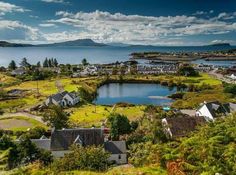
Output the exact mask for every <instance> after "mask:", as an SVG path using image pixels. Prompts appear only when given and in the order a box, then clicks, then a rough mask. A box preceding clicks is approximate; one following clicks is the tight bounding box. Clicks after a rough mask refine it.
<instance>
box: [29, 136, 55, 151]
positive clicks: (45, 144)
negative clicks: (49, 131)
mask: <svg viewBox="0 0 236 175" xmlns="http://www.w3.org/2000/svg"><path fill="white" fill-rule="evenodd" d="M30 140H31V142H32V143H34V144H35V145H36V146H37V147H38V148H41V149H45V150H48V151H50V146H51V139H41V138H40V139H30Z"/></svg>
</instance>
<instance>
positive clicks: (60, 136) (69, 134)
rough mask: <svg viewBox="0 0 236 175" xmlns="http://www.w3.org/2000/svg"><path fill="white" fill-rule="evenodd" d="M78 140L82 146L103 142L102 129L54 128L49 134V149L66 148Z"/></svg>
mask: <svg viewBox="0 0 236 175" xmlns="http://www.w3.org/2000/svg"><path fill="white" fill-rule="evenodd" d="M78 138H79V139H78ZM78 141H79V143H81V142H82V145H83V146H89V145H95V146H98V145H101V144H103V143H104V135H103V130H102V129H101V128H77V129H64V130H55V131H53V132H52V135H51V150H52V151H60V150H68V149H69V147H70V146H71V145H72V144H76V143H78Z"/></svg>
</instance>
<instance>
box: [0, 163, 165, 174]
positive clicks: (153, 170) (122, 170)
mask: <svg viewBox="0 0 236 175" xmlns="http://www.w3.org/2000/svg"><path fill="white" fill-rule="evenodd" d="M26 173H27V174H41V175H46V174H54V173H53V172H51V171H50V170H48V169H40V168H39V167H38V165H37V164H33V165H29V166H27V167H24V168H21V169H15V170H12V171H8V172H4V175H5V174H8V175H12V174H26ZM72 174H73V175H135V174H136V175H139V174H140V175H144V174H145V175H167V172H166V171H165V170H164V169H162V168H160V167H159V166H145V167H139V168H136V167H132V166H129V165H124V166H118V167H114V168H110V169H109V170H108V171H106V172H92V171H69V172H60V173H58V175H72ZM0 175H1V172H0Z"/></svg>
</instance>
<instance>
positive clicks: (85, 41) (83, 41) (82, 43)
mask: <svg viewBox="0 0 236 175" xmlns="http://www.w3.org/2000/svg"><path fill="white" fill-rule="evenodd" d="M62 46H71V47H75V46H94V47H102V46H107V45H106V44H103V43H97V42H94V41H93V40H91V39H78V40H74V41H65V42H60V43H52V44H38V45H33V44H20V43H9V42H6V41H0V47H62Z"/></svg>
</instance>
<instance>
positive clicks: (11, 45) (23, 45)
mask: <svg viewBox="0 0 236 175" xmlns="http://www.w3.org/2000/svg"><path fill="white" fill-rule="evenodd" d="M32 46H33V45H31V44H20V43H9V42H7V41H0V47H32Z"/></svg>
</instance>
